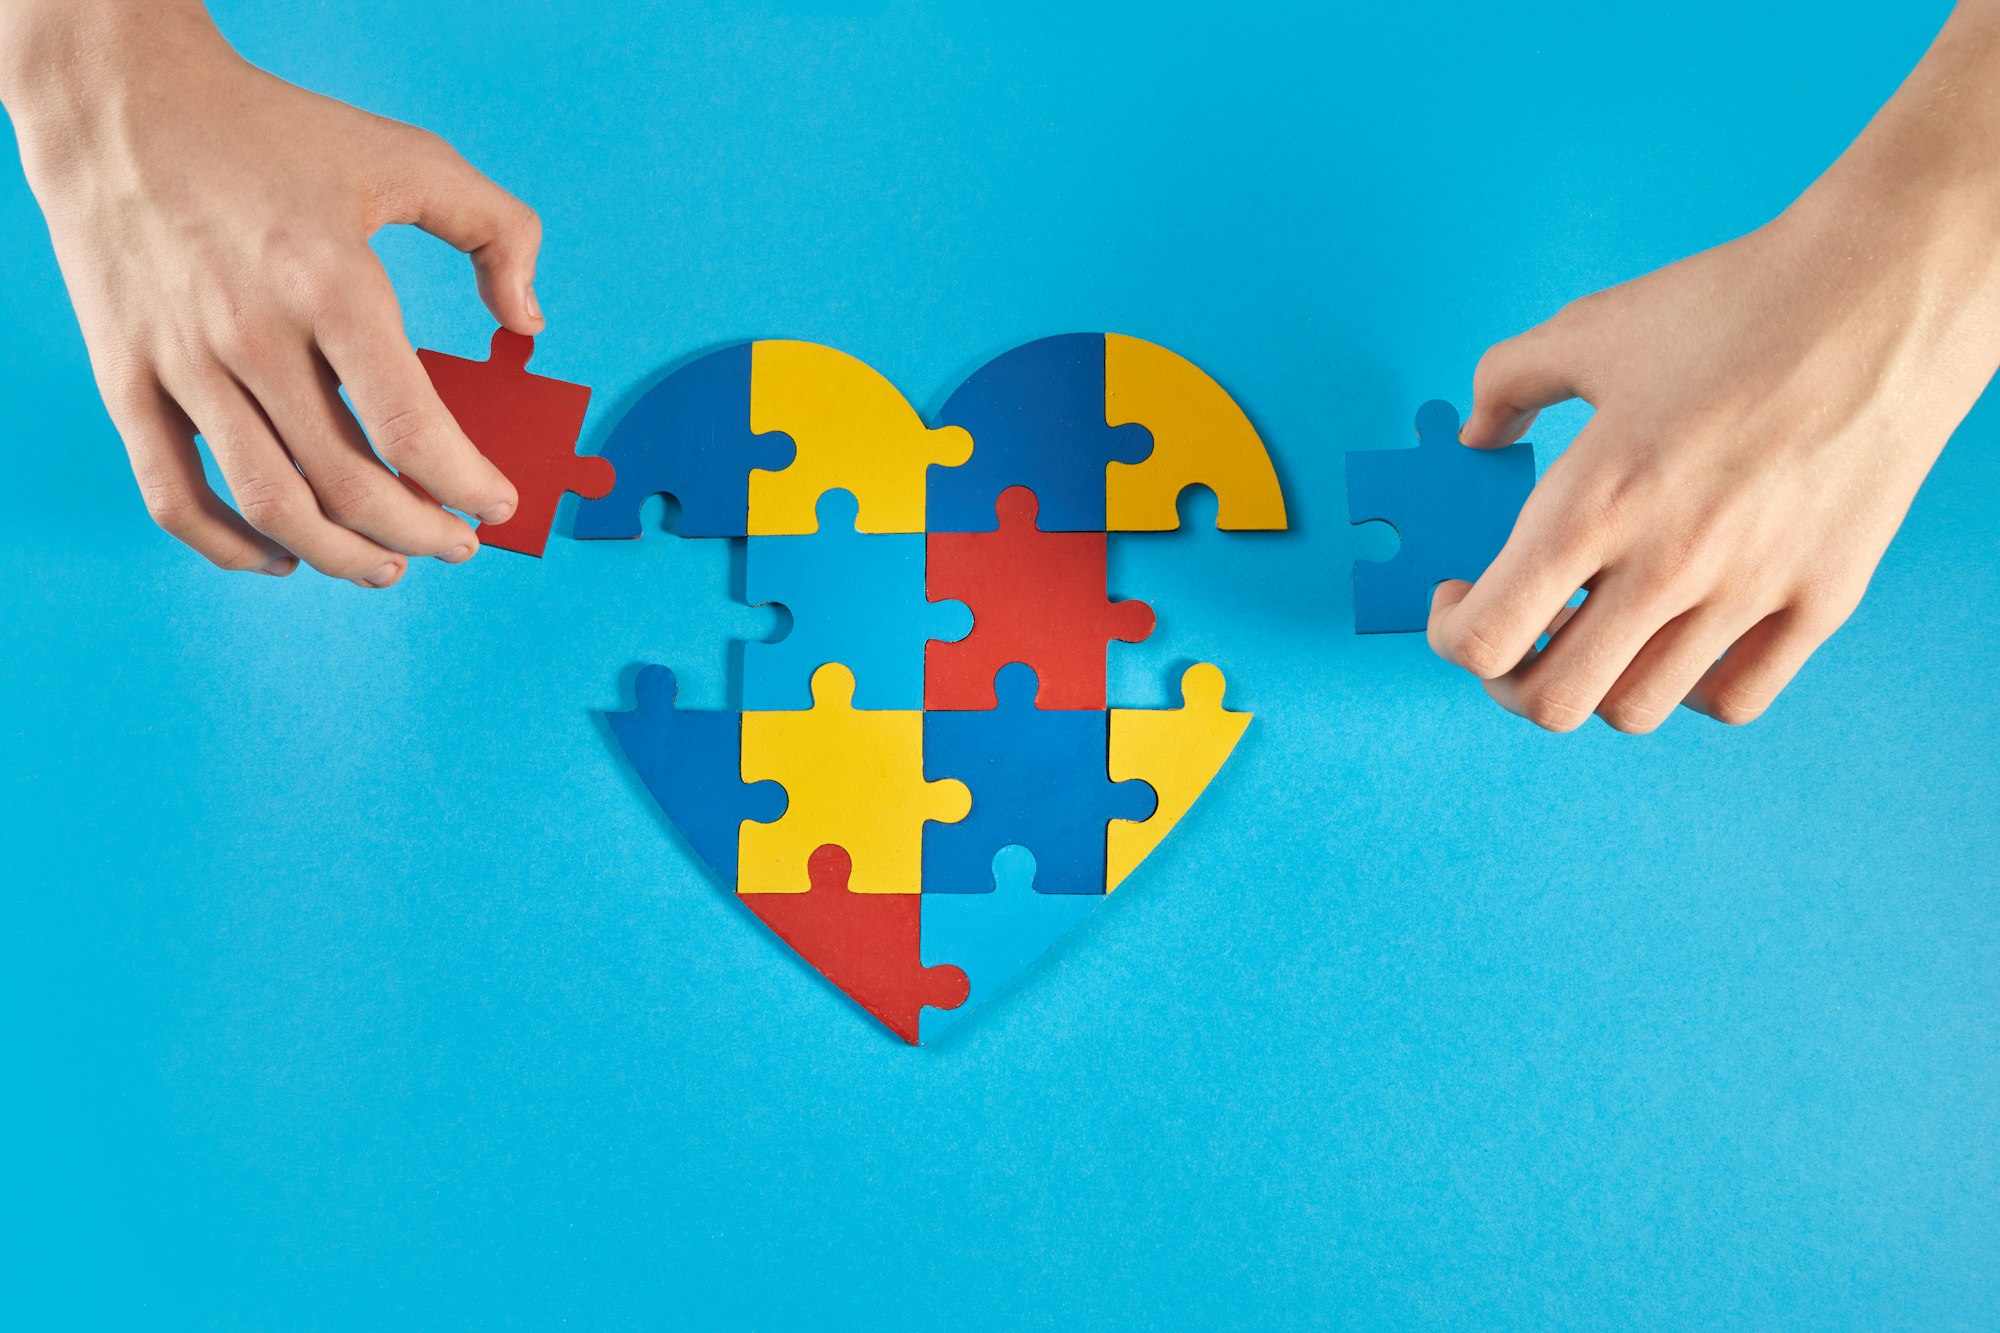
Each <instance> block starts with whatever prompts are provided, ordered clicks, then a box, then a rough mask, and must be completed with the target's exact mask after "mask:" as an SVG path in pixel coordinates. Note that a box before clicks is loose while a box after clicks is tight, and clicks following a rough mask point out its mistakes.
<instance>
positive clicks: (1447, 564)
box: [974, 400, 1535, 634]
mask: <svg viewBox="0 0 2000 1333" xmlns="http://www.w3.org/2000/svg"><path fill="white" fill-rule="evenodd" d="M1534 486H1535V453H1534V446H1533V445H1530V444H1527V443H1525V442H1523V443H1520V444H1510V445H1508V446H1507V447H1506V448H1504V449H1468V448H1466V447H1465V446H1464V445H1462V444H1460V443H1459V442H1458V409H1457V408H1455V407H1453V406H1452V405H1451V404H1450V403H1446V402H1440V401H1435V400H1434V401H1432V402H1428V403H1425V404H1424V405H1423V406H1422V407H1420V408H1418V409H1417V447H1416V448H1414V449H1375V450H1370V451H1366V452H1360V453H1350V454H1348V456H1347V513H1348V517H1349V518H1350V519H1351V520H1352V521H1353V522H1355V523H1357V524H1359V523H1387V524H1388V525H1389V526H1390V527H1392V528H1394V529H1395V530H1396V535H1397V536H1398V537H1399V538H1401V540H1402V544H1401V545H1400V546H1399V547H1397V549H1396V554H1395V555H1394V556H1392V557H1390V558H1389V559H1387V560H1359V561H1356V562H1355V565H1354V631H1355V633H1357V634H1395V633H1401V632H1405V631H1412V630H1421V629H1423V628H1424V626H1425V625H1426V624H1427V623H1428V621H1429V620H1430V610H1431V607H1430V602H1431V591H1432V589H1434V588H1436V587H1437V585H1438V584H1440V583H1443V582H1444V581H1445V580H1446V579H1477V578H1478V577H1479V576H1480V575H1481V574H1482V573H1484V572H1485V570H1486V566H1488V565H1489V564H1491V563H1493V557H1495V556H1497V555H1499V554H1500V548H1501V547H1502V546H1504V545H1506V543H1507V536H1508V534H1509V533H1511V532H1512V531H1513V528H1514V519H1515V518H1516V517H1517V516H1518V515H1519V514H1520V512H1521V506H1522V505H1523V504H1525V503H1526V502H1527V499H1528V492H1529V491H1531V490H1533V489H1534ZM977 613H978V610H977V608H976V607H975V608H974V614H975V615H976V614H977Z"/></svg>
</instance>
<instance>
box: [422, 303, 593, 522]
mask: <svg viewBox="0 0 2000 1333" xmlns="http://www.w3.org/2000/svg"><path fill="white" fill-rule="evenodd" d="M534 352H535V340H534V339H533V338H530V337H528V336H527V335H526V334H522V333H515V332H513V331H512V330H511V329H505V328H500V329H495V330H494V331H493V340H492V343H491V345H490V347H489V350H488V352H487V359H486V360H484V361H473V360H469V359H467V358H465V357H462V356H452V355H449V354H448V353H445V352H433V351H430V350H429V349H427V348H424V349H419V350H418V352H417V360H418V361H419V362H421V363H422V364H423V367H424V373H425V374H427V375H429V376H430V380H431V387H432V388H434V389H436V390H437V395H438V399H439V401H441V402H443V404H444V405H445V407H446V408H447V409H448V410H449V411H450V412H451V415H452V418H453V419H454V420H456V421H457V422H458V427H459V429H460V430H462V431H464V432H465V437H466V438H467V439H468V440H471V441H472V443H473V446H474V447H475V448H477V449H478V450H479V452H480V453H482V454H484V455H485V456H486V458H487V460H488V461H489V462H491V463H492V464H493V466H494V467H496V468H498V469H499V470H500V474H501V475H502V476H504V477H506V478H507V480H508V481H511V482H513V483H514V490H515V493H516V495H517V497H518V502H517V504H516V506H515V509H514V514H513V516H512V517H510V518H509V519H508V520H507V521H506V522H504V523H482V524H480V525H479V543H480V545H482V546H493V547H498V548H499V549H500V550H503V551H515V552H518V553H520V554H522V555H532V556H540V555H541V554H542V552H543V551H545V550H546V549H547V548H548V543H549V529H551V528H552V527H554V526H555V521H556V507H557V506H558V505H559V504H560V503H561V502H562V497H563V495H564V493H565V492H570V491H574V492H575V493H576V494H578V495H581V496H584V497H586V498H594V497H597V496H601V495H603V494H605V493H606V492H607V491H609V490H610V489H611V488H612V486H613V484H614V483H615V481H616V476H615V473H614V471H613V468H612V465H611V463H610V462H608V461H607V460H605V459H602V458H596V457H591V456H588V455H585V456H582V457H579V456H578V455H577V453H576V442H577V439H578V437H579V436H581V435H582V434H583V419H584V416H585V414H586V413H588V412H589V410H590V388H589V386H587V385H583V384H571V383H570V382H569V381H567V380H559V379H552V378H550V377H549V376H546V375H535V374H531V373H530V372H529V370H528V359H529V358H530V357H532V356H533V355H534ZM403 482H404V484H405V485H407V486H408V487H409V488H410V489H411V490H412V491H415V492H416V493H417V494H418V495H421V496H423V497H424V499H426V500H429V501H430V502H431V503H432V504H436V503H437V499H436V497H435V496H433V495H431V493H430V492H429V491H427V490H425V489H424V488H423V487H422V486H419V485H418V484H417V483H416V482H415V481H412V480H411V479H410V478H408V477H405V478H403Z"/></svg>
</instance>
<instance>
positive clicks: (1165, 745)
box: [745, 662, 1250, 893]
mask: <svg viewBox="0 0 2000 1333" xmlns="http://www.w3.org/2000/svg"><path fill="white" fill-rule="evenodd" d="M1223 687H1224V681H1223V679H1222V672H1221V671H1220V670H1219V669H1218V668H1216V667H1214V666H1211V665H1210V664H1208V663H1207V662H1202V663H1198V664H1197V665H1195V666H1191V667H1189V668H1188V669H1187V671H1186V672H1185V673H1184V674H1183V675H1182V676H1181V706H1180V707H1179V708H1114V709H1112V710H1111V750H1110V777H1111V780H1112V781H1113V782H1123V781H1125V780H1126V779H1127V778H1143V779H1144V780H1145V781H1147V782H1149V783H1151V784H1152V785H1153V791H1154V794H1155V795H1157V796H1158V797H1159V802H1160V803H1159V807H1158V808H1157V809H1156V810H1154V811H1153V817H1152V818H1151V819H1147V820H1143V821H1140V822H1137V823H1135V822H1133V821H1132V820H1129V819H1114V820H1112V821H1111V823H1110V825H1109V826H1108V827H1107V829H1106V831H1105V871H1106V874H1105V881H1104V883H1105V891H1106V892H1107V893H1108V892H1110V891H1111V890H1112V889H1115V888H1117V887H1118V886H1119V885H1120V884H1122V883H1124V882H1125V877H1126V876H1127V875H1129V874H1131V873H1132V872H1133V871H1134V870H1136V869H1138V868H1139V863H1140V862H1141V861H1144V860H1145V859H1146V858H1147V857H1148V856H1149V855H1151V854H1152V851H1153V849H1154V848H1155V847H1157V846H1159V845H1160V842H1161V840H1162V839H1164V838H1165V837H1166V836H1167V834H1168V833H1170V832H1172V831H1173V827H1174V825H1175V824H1177V823H1179V822H1180V818H1181V816H1182V815H1185V814H1186V813H1187V812H1188V811H1189V810H1191V809H1192V808H1193V807H1194V803H1195V801H1196V799H1197V798H1199V797H1200V795H1201V794H1202V792H1204V791H1206V790H1207V789H1208V784H1209V783H1210V782H1212V781H1213V780H1214V779H1215V775H1216V774H1217V773H1219V772H1221V771H1222V765H1223V764H1224V763H1225V762H1226V761H1227V760H1228V758H1229V755H1230V752H1231V751H1232V750H1234V749H1235V748H1236V742H1237V741H1239V740H1241V739H1242V738H1243V732H1244V729H1245V728H1247V727H1248V726H1249V725H1250V714H1248V713H1232V712H1230V711H1229V710H1228V709H1226V708H1224V707H1223V706H1222V691H1223ZM746 720H747V715H746ZM746 768H747V765H746ZM746 776H747V773H746ZM745 827H748V826H747V825H746V826H745Z"/></svg>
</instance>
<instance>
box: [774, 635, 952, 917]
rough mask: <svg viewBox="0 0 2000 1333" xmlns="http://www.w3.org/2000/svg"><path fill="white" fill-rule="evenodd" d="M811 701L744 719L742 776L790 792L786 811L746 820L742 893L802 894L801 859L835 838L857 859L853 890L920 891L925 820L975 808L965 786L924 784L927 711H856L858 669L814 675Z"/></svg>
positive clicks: (805, 883) (803, 874) (836, 668)
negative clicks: (771, 819) (762, 820)
mask: <svg viewBox="0 0 2000 1333" xmlns="http://www.w3.org/2000/svg"><path fill="white" fill-rule="evenodd" d="M812 696H813V706H812V708H811V709H809V710H807V711H804V712H795V713H745V714H744V715H743V780H744V781H745V782H756V781H758V780H759V779H763V778H769V779H771V780H772V781H774V782H777V783H779V784H781V785H782V786H783V787H784V788H785V792H786V794H787V795H788V796H789V797H790V798H791V804H790V805H789V806H788V807H787V808H786V810H785V814H784V817H783V818H781V819H779V820H777V821H776V822H775V823H770V824H745V825H743V836H742V839H741V841H740V843H739V844H738V846H739V858H738V869H737V879H736V888H737V892H738V893H744V894H752V893H803V892H805V891H806V890H807V888H808V887H809V886H810V881H809V880H808V878H807V874H806V859H807V858H808V857H809V856H810V855H811V854H812V851H813V849H814V848H816V847H820V846H823V845H825V844H827V843H833V842H837V843H838V844H839V845H840V846H842V847H845V848H846V849H847V851H848V854H849V855H850V856H851V857H852V858H853V863H854V881H853V888H854V891H855V892H856V893H909V894H914V893H917V892H918V891H919V890H920V888H921V886H922V883H923V830H924V824H925V822H926V821H927V820H937V821H940V822H946V823H949V822H952V821H954V820H959V819H963V818H965V814H966V811H968V810H969V809H971V808H972V796H971V793H970V792H968V791H967V790H966V787H965V784H964V783H962V782H955V781H948V782H927V781H925V780H924V714H923V713H921V712H919V711H917V710H915V709H883V710H857V709H856V708H855V707H854V674H853V673H852V672H850V671H849V670H848V669H847V668H846V667H844V666H840V665H838V664H835V665H829V666H823V667H821V668H820V669H819V670H818V671H815V672H814V673H813V678H812Z"/></svg>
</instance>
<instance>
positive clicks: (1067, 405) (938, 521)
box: [924, 333, 1153, 532]
mask: <svg viewBox="0 0 2000 1333" xmlns="http://www.w3.org/2000/svg"><path fill="white" fill-rule="evenodd" d="M936 424H937V425H940V426H963V427H964V428H965V429H966V430H967V431H969V432H970V433H971V435H972V457H971V459H970V460H969V461H967V462H965V463H962V464H960V465H959V466H957V467H933V468H931V470H930V478H929V488H928V490H927V492H926V495H925V501H924V512H925V526H926V527H927V528H929V529H930V531H932V532H991V531H993V529H994V526H995V519H994V508H993V506H994V502H995V501H996V500H998V499H999V498H1000V492H1002V491H1004V490H1006V489H1007V488H1008V487H1009V486H1026V487H1027V488H1028V489H1029V490H1031V491H1033V492H1034V493H1035V496H1036V498H1037V499H1038V500H1040V501H1041V509H1040V513H1039V515H1038V516H1037V520H1036V521H1037V522H1038V523H1039V524H1040V526H1041V529H1042V531H1044V532H1102V531H1104V524H1105V514H1104V469H1105V467H1106V466H1107V465H1108V464H1110V463H1114V462H1117V463H1138V462H1142V461H1144V460H1145V458H1146V457H1147V456H1148V455H1149V454H1151V453H1152V452H1153V436H1152V432H1150V431H1148V430H1147V429H1146V428H1145V427H1143V426H1136V425H1126V426H1109V425H1106V424H1105V420H1104V335H1103V334H1101V333H1065V334H1059V335H1057V336H1056V337H1053V338H1042V339H1040V340H1038V341H1036V342H1031V343H1027V344H1024V345H1023V346H1020V347H1016V348H1015V349H1014V350H1012V351H1010V352H1003V353H1001V354H1000V355H999V356H997V357H995V358H993V359H992V360H991V361H988V362H987V363H986V364H985V365H983V366H981V367H980V368H979V369H978V370H975V371H973V372H972V375H971V376H970V378H968V379H967V380H966V381H965V383H963V384H961V385H959V386H958V388H957V389H955V390H954V391H953V392H952V395H951V397H950V398H948V399H946V400H945V405H944V407H943V408H942V409H941V410H940V411H939V412H938V416H937V422H936Z"/></svg>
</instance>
